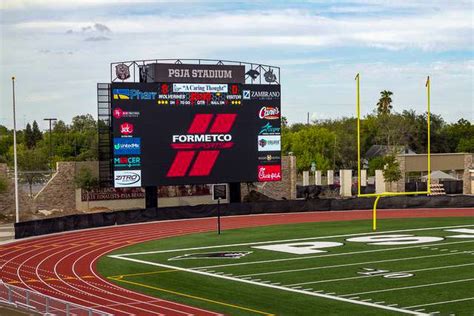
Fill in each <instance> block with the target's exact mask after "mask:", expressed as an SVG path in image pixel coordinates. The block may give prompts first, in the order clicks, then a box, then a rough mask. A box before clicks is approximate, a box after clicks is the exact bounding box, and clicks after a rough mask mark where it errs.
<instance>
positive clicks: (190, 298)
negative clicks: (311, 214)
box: [98, 217, 474, 315]
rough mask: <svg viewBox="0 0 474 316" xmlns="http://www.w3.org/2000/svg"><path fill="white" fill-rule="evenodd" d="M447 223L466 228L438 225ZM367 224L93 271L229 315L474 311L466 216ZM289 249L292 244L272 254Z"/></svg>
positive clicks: (171, 250) (251, 237) (223, 238)
mask: <svg viewBox="0 0 474 316" xmlns="http://www.w3.org/2000/svg"><path fill="white" fill-rule="evenodd" d="M469 225H471V226H469ZM451 226H463V227H464V229H467V231H466V230H465V231H462V232H452V231H451V232H450V231H447V229H448V228H443V227H451ZM370 227H371V223H370V221H365V220H364V221H346V222H324V223H304V224H291V225H275V226H266V227H256V228H245V229H235V230H227V231H224V232H223V234H222V235H220V236H218V235H217V234H216V233H215V232H208V233H200V234H193V235H187V236H180V237H173V238H165V239H160V240H154V241H149V242H146V243H142V244H138V245H133V246H130V247H126V248H122V249H120V250H117V251H115V252H113V253H111V254H109V256H104V257H102V258H101V259H100V261H99V263H98V269H99V272H100V273H101V274H102V275H103V276H106V277H108V278H109V279H111V280H112V282H115V283H116V284H118V285H120V286H123V287H126V288H129V289H132V290H135V291H139V292H143V293H146V294H149V295H152V296H157V297H160V298H164V299H169V300H173V301H177V302H180V303H184V304H189V305H193V306H197V307H200V308H204V309H209V310H213V311H218V312H222V313H226V314H230V315H265V314H277V315H347V314H352V315H391V314H393V315H396V314H404V313H406V314H409V313H413V312H414V311H418V310H420V312H422V313H434V312H439V313H441V314H456V315H473V314H474V294H473V293H474V273H473V271H474V239H473V238H472V237H473V236H474V234H472V233H471V231H472V230H473V229H474V219H473V218H472V217H471V218H469V217H467V218H459V217H458V218H429V219H409V220H406V219H390V220H380V221H379V227H380V230H379V231H378V232H376V233H375V234H374V233H373V232H371V231H370ZM461 228H462V227H461ZM457 229H459V227H458V228H457ZM399 230H403V231H400V232H393V231H399ZM470 230H471V231H470ZM377 235H383V236H387V235H409V236H415V237H416V238H413V237H409V236H392V237H391V239H390V240H391V241H392V242H391V244H374V243H375V241H378V242H383V241H384V240H381V239H380V238H381V237H375V238H377V239H374V236H377ZM459 235H465V236H459ZM368 236H371V239H370V240H365V241H364V240H360V238H361V237H368ZM453 236H457V237H453ZM422 237H423V238H422ZM425 237H431V239H425ZM354 238H356V239H354ZM357 238H359V239H357ZM385 238H387V237H385ZM395 238H396V239H399V240H398V241H397V242H394V241H393V239H395ZM400 238H401V239H400ZM420 238H421V239H420ZM295 239H296V240H295ZM301 239H303V240H301ZM288 240H292V241H288ZM390 240H388V241H390ZM385 241H386V242H387V240H385ZM316 242H317V243H318V244H314V243H316ZM322 242H324V243H330V244H324V246H330V247H328V248H320V246H321V245H323V244H321V243H322ZM288 243H298V244H297V245H293V246H292V247H290V248H286V249H282V248H281V246H279V247H277V248H275V245H279V244H280V245H281V244H288ZM268 246H272V249H268ZM290 246H291V245H290ZM309 246H312V248H310V247H309ZM256 247H258V248H256ZM193 248H198V249H193ZM288 249H290V251H292V252H294V251H302V250H304V249H307V251H309V252H312V253H308V254H295V253H288V252H285V251H288ZM283 250H285V251H283ZM143 252H146V253H143ZM137 253H139V254H137ZM216 253H221V255H220V256H221V257H218V258H216V256H217V255H216ZM222 253H244V254H246V255H245V256H243V257H241V258H228V257H227V258H225V257H222V256H223V255H222ZM203 254H204V255H203ZM110 255H114V256H117V255H118V257H110ZM190 255H191V256H190ZM183 256H184V257H183ZM199 256H211V257H212V258H202V257H199ZM190 257H192V258H190ZM196 257H197V258H196ZM170 259H171V260H170ZM131 260H134V261H131Z"/></svg>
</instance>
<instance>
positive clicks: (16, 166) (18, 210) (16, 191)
mask: <svg viewBox="0 0 474 316" xmlns="http://www.w3.org/2000/svg"><path fill="white" fill-rule="evenodd" d="M12 89H13V167H14V169H15V222H17V223H18V222H19V221H20V208H19V203H18V160H17V154H16V110H15V77H12Z"/></svg>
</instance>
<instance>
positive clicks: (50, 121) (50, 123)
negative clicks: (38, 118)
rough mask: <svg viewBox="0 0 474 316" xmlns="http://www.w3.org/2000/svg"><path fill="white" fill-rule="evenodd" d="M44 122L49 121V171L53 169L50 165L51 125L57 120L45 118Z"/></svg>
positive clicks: (51, 152)
mask: <svg viewBox="0 0 474 316" xmlns="http://www.w3.org/2000/svg"><path fill="white" fill-rule="evenodd" d="M44 120H45V121H49V169H51V170H52V169H53V165H52V163H51V157H52V156H53V143H52V139H51V125H52V122H54V121H57V120H58V119H57V118H45V119H44Z"/></svg>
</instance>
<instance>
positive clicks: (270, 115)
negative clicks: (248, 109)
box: [258, 106, 280, 120]
mask: <svg viewBox="0 0 474 316" xmlns="http://www.w3.org/2000/svg"><path fill="white" fill-rule="evenodd" d="M258 117H259V118H261V119H266V120H276V119H279V118H280V110H278V108H275V107H273V106H264V107H263V108H261V109H260V112H258Z"/></svg>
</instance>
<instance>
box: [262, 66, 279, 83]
mask: <svg viewBox="0 0 474 316" xmlns="http://www.w3.org/2000/svg"><path fill="white" fill-rule="evenodd" d="M263 76H264V77H265V81H266V82H268V83H272V82H275V81H277V76H276V75H275V74H274V73H273V69H269V70H268V71H267V72H265V74H264V75H263Z"/></svg>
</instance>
